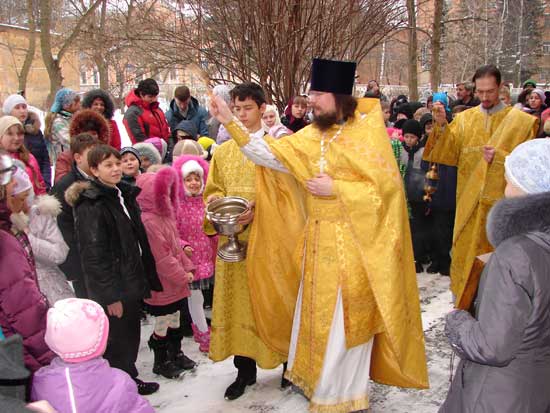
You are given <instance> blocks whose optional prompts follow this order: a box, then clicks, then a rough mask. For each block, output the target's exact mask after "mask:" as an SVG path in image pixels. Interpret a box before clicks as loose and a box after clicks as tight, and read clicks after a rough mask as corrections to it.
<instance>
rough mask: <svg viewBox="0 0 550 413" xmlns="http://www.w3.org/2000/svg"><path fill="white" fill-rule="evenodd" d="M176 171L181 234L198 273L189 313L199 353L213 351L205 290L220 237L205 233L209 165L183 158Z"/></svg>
mask: <svg viewBox="0 0 550 413" xmlns="http://www.w3.org/2000/svg"><path fill="white" fill-rule="evenodd" d="M173 168H174V169H175V170H176V172H177V173H178V175H179V177H180V180H181V181H180V182H181V185H180V187H181V189H180V190H181V193H180V199H179V201H180V211H179V219H178V230H179V235H180V238H181V239H182V240H185V241H183V242H184V243H185V244H188V245H189V247H190V249H189V248H188V247H186V248H187V250H186V251H188V253H189V254H190V255H191V260H192V261H193V264H195V266H196V268H197V270H196V271H195V277H194V279H193V283H192V284H191V285H190V287H191V296H190V297H189V299H188V300H187V302H188V305H189V313H190V314H191V318H192V320H193V324H191V327H192V328H193V336H194V338H195V341H196V342H197V343H199V349H200V350H201V351H203V352H206V353H207V352H208V351H209V349H210V329H209V328H208V324H207V323H206V316H205V314H204V309H203V304H204V296H203V293H202V290H207V289H209V288H210V287H211V286H212V284H213V283H214V266H215V262H216V251H217V244H218V239H217V237H209V236H208V235H206V234H205V233H204V231H203V221H204V200H203V198H202V194H203V191H204V186H205V185H206V178H207V177H208V162H206V161H205V160H204V159H202V158H201V157H199V156H193V155H182V156H179V157H178V158H177V159H176V160H175V161H174V166H173Z"/></svg>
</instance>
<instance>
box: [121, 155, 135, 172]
mask: <svg viewBox="0 0 550 413" xmlns="http://www.w3.org/2000/svg"><path fill="white" fill-rule="evenodd" d="M121 161H122V166H121V167H122V173H123V174H124V175H126V176H134V177H135V176H138V175H139V162H138V160H137V158H136V157H135V156H134V155H133V154H131V153H125V154H124V155H122V159H121Z"/></svg>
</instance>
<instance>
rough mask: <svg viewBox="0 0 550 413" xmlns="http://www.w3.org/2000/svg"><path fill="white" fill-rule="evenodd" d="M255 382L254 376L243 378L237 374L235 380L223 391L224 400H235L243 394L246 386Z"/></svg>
mask: <svg viewBox="0 0 550 413" xmlns="http://www.w3.org/2000/svg"><path fill="white" fill-rule="evenodd" d="M255 383H256V376H254V377H250V378H248V379H247V378H243V377H240V376H237V380H235V381H234V382H233V383H231V385H230V386H229V387H228V388H227V390H226V391H225V396H224V397H225V400H235V399H238V398H239V397H241V396H242V395H243V394H244V391H245V389H246V386H251V385H253V384H255Z"/></svg>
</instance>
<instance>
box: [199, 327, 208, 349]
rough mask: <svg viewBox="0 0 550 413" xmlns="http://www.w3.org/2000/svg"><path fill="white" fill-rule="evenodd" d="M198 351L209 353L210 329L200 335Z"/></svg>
mask: <svg viewBox="0 0 550 413" xmlns="http://www.w3.org/2000/svg"><path fill="white" fill-rule="evenodd" d="M199 350H200V351H202V352H203V353H208V352H209V351H210V327H209V328H208V331H205V332H204V333H201V341H200V343H199Z"/></svg>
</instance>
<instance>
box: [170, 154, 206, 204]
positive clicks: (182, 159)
mask: <svg viewBox="0 0 550 413" xmlns="http://www.w3.org/2000/svg"><path fill="white" fill-rule="evenodd" d="M191 161H193V162H191ZM189 162H191V163H192V164H195V167H196V166H197V165H196V164H198V166H199V167H200V168H202V171H203V173H202V174H201V176H202V185H201V192H200V193H201V194H202V193H203V191H204V188H205V186H206V180H207V178H208V171H209V168H210V166H209V165H208V162H207V161H206V160H204V159H203V158H201V157H200V156H196V155H181V156H178V157H177V158H176V159H175V160H174V163H173V168H174V169H175V170H176V172H177V173H178V176H179V177H180V180H179V181H180V199H183V198H184V197H185V196H191V194H190V193H188V191H187V189H186V188H185V184H184V182H183V181H184V180H185V176H186V174H187V173H188V172H189V171H190V169H191V172H192V169H194V168H186V167H185V166H186V165H187V164H188V163H189Z"/></svg>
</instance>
